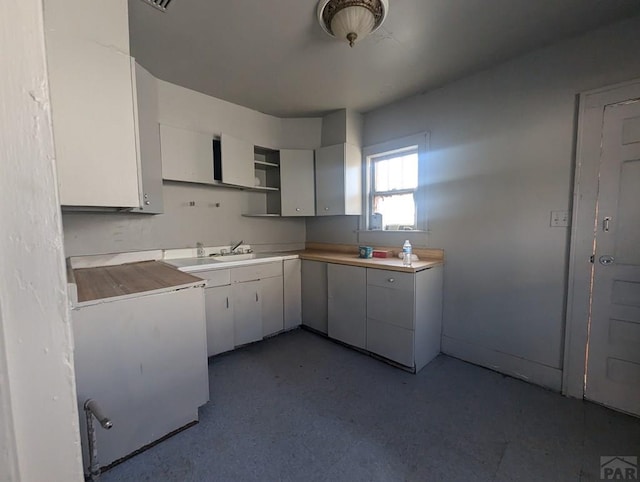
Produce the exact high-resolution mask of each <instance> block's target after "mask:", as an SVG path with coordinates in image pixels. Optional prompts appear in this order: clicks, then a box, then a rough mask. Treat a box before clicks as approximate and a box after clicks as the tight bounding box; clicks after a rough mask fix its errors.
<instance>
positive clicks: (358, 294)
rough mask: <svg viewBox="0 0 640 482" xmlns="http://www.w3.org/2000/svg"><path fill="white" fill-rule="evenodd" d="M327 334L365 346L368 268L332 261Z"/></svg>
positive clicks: (353, 344) (330, 265) (329, 271)
mask: <svg viewBox="0 0 640 482" xmlns="http://www.w3.org/2000/svg"><path fill="white" fill-rule="evenodd" d="M327 286H328V301H329V303H328V335H329V337H331V338H334V339H336V340H340V341H342V342H344V343H347V344H349V345H352V346H355V347H358V348H365V346H366V332H367V270H366V268H359V267H357V266H345V265H341V264H329V265H328V266H327Z"/></svg>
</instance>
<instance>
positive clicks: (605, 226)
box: [602, 216, 611, 233]
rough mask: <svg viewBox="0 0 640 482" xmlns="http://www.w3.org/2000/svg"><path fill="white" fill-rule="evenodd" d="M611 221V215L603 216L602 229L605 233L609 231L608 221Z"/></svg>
mask: <svg viewBox="0 0 640 482" xmlns="http://www.w3.org/2000/svg"><path fill="white" fill-rule="evenodd" d="M610 221H611V216H605V217H604V219H603V220H602V230H603V231H604V232H605V233H608V232H609V222H610Z"/></svg>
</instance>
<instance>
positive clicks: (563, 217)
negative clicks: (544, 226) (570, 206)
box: [550, 211, 569, 228]
mask: <svg viewBox="0 0 640 482" xmlns="http://www.w3.org/2000/svg"><path fill="white" fill-rule="evenodd" d="M550 225H551V227H552V228H557V227H567V226H569V211H551V222H550Z"/></svg>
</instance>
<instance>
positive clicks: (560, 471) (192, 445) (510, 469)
mask: <svg viewBox="0 0 640 482" xmlns="http://www.w3.org/2000/svg"><path fill="white" fill-rule="evenodd" d="M209 377H210V386H211V401H210V402H209V403H208V404H207V405H206V406H204V407H203V408H202V409H201V410H200V423H199V424H198V425H196V426H194V427H192V428H190V429H188V430H186V431H184V432H181V433H179V434H177V435H175V436H174V437H172V438H170V439H168V440H166V441H165V442H162V443H160V444H158V445H157V446H155V447H153V448H151V449H149V450H148V451H146V452H144V453H142V454H140V455H138V456H136V457H134V458H132V459H130V460H128V461H126V462H124V463H123V464H121V465H119V466H116V467H115V468H113V469H111V470H109V471H107V472H106V473H104V474H103V476H102V480H103V481H104V482H115V481H136V482H137V481H154V482H157V481H175V482H186V481H198V482H200V481H254V480H255V481H342V480H344V481H404V480H415V481H447V482H449V481H465V482H469V481H544V482H555V481H586V480H594V481H595V480H600V474H599V464H600V456H605V455H638V456H640V419H636V418H632V417H629V416H626V415H623V414H620V413H616V412H613V411H611V410H608V409H605V408H603V407H600V406H597V405H594V404H591V403H587V402H583V401H579V400H573V399H568V398H564V397H562V396H561V395H559V394H557V393H553V392H549V391H546V390H544V389H542V388H539V387H536V386H533V385H530V384H527V383H525V382H522V381H519V380H515V379H512V378H509V377H505V376H502V375H500V374H497V373H494V372H492V371H489V370H485V369H483V368H479V367H477V366H474V365H470V364H468V363H465V362H462V361H459V360H456V359H453V358H450V357H447V356H440V357H438V358H436V359H435V360H434V361H433V362H431V363H430V364H429V365H428V366H427V367H426V368H424V369H423V370H422V371H421V372H420V373H419V374H418V375H412V374H409V373H406V372H403V371H401V370H399V369H397V368H393V367H391V366H389V365H386V364H385V363H382V362H380V361H377V360H375V359H373V358H370V357H368V356H366V355H362V354H360V353H358V352H355V351H352V350H350V349H348V348H345V347H342V346H340V345H337V344H335V343H332V342H330V341H328V340H326V339H323V338H321V337H319V336H317V335H314V334H312V333H309V332H306V331H302V330H296V331H293V332H289V333H286V334H283V335H280V336H277V337H275V338H272V339H269V340H267V341H263V342H260V343H258V344H255V345H252V346H249V347H247V348H244V349H241V350H237V351H235V352H232V353H230V354H227V355H223V356H220V357H217V358H214V359H213V360H211V361H210V364H209Z"/></svg>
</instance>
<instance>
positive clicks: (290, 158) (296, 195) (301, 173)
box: [280, 149, 315, 216]
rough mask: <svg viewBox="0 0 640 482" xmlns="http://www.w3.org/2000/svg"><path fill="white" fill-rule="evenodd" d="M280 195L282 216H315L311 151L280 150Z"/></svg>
mask: <svg viewBox="0 0 640 482" xmlns="http://www.w3.org/2000/svg"><path fill="white" fill-rule="evenodd" d="M280 195H281V206H282V215H283V216H313V215H315V182H314V172H313V151H312V150H306V149H305V150H303V149H281V150H280Z"/></svg>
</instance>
